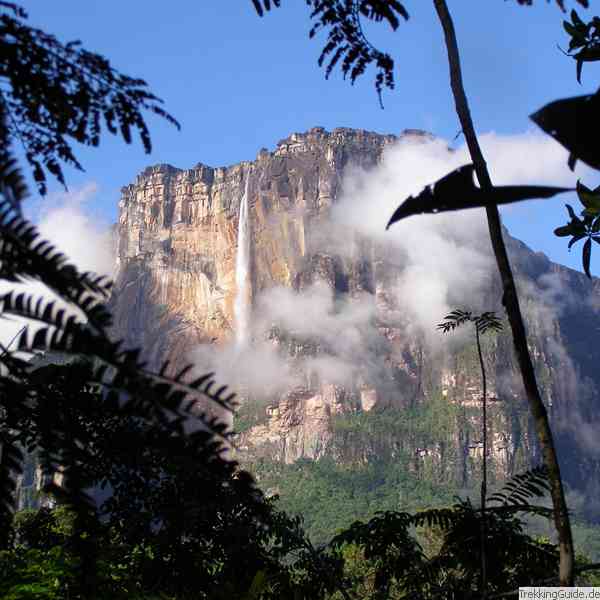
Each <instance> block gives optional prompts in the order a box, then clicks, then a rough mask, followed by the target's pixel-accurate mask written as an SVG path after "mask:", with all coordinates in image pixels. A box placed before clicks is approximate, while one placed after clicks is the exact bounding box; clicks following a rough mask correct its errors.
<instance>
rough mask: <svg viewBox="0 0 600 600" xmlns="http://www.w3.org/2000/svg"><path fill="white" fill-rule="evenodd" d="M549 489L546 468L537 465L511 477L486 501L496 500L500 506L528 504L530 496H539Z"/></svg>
mask: <svg viewBox="0 0 600 600" xmlns="http://www.w3.org/2000/svg"><path fill="white" fill-rule="evenodd" d="M549 491H550V483H549V479H548V470H547V468H546V467H545V466H539V467H535V468H533V469H530V470H529V471H525V473H519V474H517V475H514V476H513V477H511V479H509V480H508V481H507V482H506V483H505V484H504V485H503V486H502V488H501V489H500V490H499V491H497V492H496V493H494V494H492V495H491V496H490V497H489V498H488V502H496V503H498V504H500V505H501V506H509V505H514V506H529V502H528V501H529V500H530V499H531V498H541V497H543V496H545V495H546V494H547V493H548V492H549Z"/></svg>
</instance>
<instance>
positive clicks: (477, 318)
mask: <svg viewBox="0 0 600 600" xmlns="http://www.w3.org/2000/svg"><path fill="white" fill-rule="evenodd" d="M444 319H445V321H443V322H442V323H439V324H438V326H437V328H438V329H440V330H441V331H442V332H443V333H448V332H450V331H454V330H455V329H456V328H457V327H460V326H461V325H463V324H464V323H473V324H474V325H475V328H476V330H477V333H479V334H484V333H487V332H492V331H501V330H502V321H501V320H500V319H499V318H498V317H497V316H496V314H495V313H494V312H491V311H489V312H484V313H481V314H480V315H474V314H473V313H472V312H471V311H468V310H460V309H457V310H453V311H452V312H451V313H450V314H448V315H446V316H445V317H444Z"/></svg>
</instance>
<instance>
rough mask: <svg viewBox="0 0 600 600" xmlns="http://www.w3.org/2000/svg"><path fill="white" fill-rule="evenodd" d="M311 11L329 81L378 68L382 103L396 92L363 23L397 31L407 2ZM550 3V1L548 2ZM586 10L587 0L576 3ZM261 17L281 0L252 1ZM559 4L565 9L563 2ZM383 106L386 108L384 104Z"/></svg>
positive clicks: (335, 3)
mask: <svg viewBox="0 0 600 600" xmlns="http://www.w3.org/2000/svg"><path fill="white" fill-rule="evenodd" d="M305 2H306V4H307V6H308V7H309V8H310V10H311V13H310V18H311V19H312V20H313V23H314V24H313V26H312V27H311V29H310V31H309V37H310V38H313V37H315V36H316V35H317V34H318V33H320V32H321V30H325V31H326V32H327V39H326V41H325V44H324V46H323V49H322V50H321V54H320V56H319V66H320V67H322V66H324V65H325V77H326V78H328V77H329V76H330V75H331V73H332V71H333V70H334V68H335V67H336V66H339V67H340V69H341V71H342V74H343V75H344V78H346V77H348V78H349V79H350V81H351V83H354V82H355V81H356V80H357V79H358V78H359V77H360V76H361V75H363V74H364V73H365V71H366V70H367V67H369V66H371V65H373V66H374V67H375V79H374V84H375V90H376V91H377V96H378V97H379V102H380V104H381V94H382V91H383V88H384V87H385V88H388V89H390V90H392V89H394V87H395V81H394V59H393V58H392V56H391V55H390V54H388V53H387V52H383V51H382V50H379V49H378V48H377V47H375V46H374V45H373V44H372V43H371V42H370V41H369V39H368V38H367V36H366V35H365V33H364V30H363V27H362V23H361V20H362V18H365V19H367V20H369V21H374V22H377V23H381V22H385V23H386V24H387V25H388V26H389V27H390V28H391V29H392V31H396V30H397V29H398V27H399V26H400V22H401V20H402V19H403V20H405V21H407V20H408V19H409V13H408V10H407V9H406V7H405V5H404V3H402V2H399V1H398V0H305ZM517 2H518V3H519V4H521V5H531V4H532V0H517ZM548 2H550V0H548ZM577 2H578V3H579V4H581V5H582V6H584V7H587V5H588V0H577ZM252 4H253V5H254V8H255V9H256V12H257V13H258V15H259V16H261V17H262V16H263V15H264V14H265V12H268V11H270V10H271V9H272V8H276V7H280V6H281V0H252ZM556 4H557V5H558V6H559V7H560V8H561V10H563V11H564V10H565V7H564V0H556ZM381 106H382V107H383V105H382V104H381Z"/></svg>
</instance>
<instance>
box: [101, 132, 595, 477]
mask: <svg viewBox="0 0 600 600" xmlns="http://www.w3.org/2000/svg"><path fill="white" fill-rule="evenodd" d="M400 137H401V138H404V137H408V138H411V139H414V140H415V141H417V142H418V141H419V140H420V141H427V140H428V139H430V138H429V137H428V136H427V134H425V133H423V132H419V131H407V132H404V133H403V134H402V136H400ZM397 139H398V138H396V137H395V136H383V135H379V134H374V133H369V132H365V131H359V130H348V129H336V130H334V131H333V132H331V133H328V132H326V131H324V130H323V129H321V128H315V129H312V130H310V131H309V132H307V133H305V134H293V135H291V136H290V137H289V138H287V139H285V140H283V141H282V142H280V143H279V144H278V146H277V148H276V149H275V151H274V152H268V151H266V150H262V151H261V152H259V154H258V156H257V158H256V160H255V161H254V162H243V163H240V164H238V165H234V166H232V167H228V168H210V167H207V166H205V165H201V164H199V165H198V166H196V167H195V168H193V169H189V170H180V169H176V168H174V167H171V166H168V165H158V166H155V167H150V168H148V169H146V170H145V171H144V172H143V173H141V174H140V175H139V176H138V178H137V180H136V182H135V183H134V184H132V185H129V186H127V187H125V188H123V190H122V197H121V201H120V205H119V206H120V214H119V223H118V267H119V270H118V275H117V278H116V285H115V291H114V296H113V299H112V301H111V302H112V310H113V313H114V316H115V326H114V328H115V332H116V335H117V336H118V337H120V338H124V339H125V340H126V343H127V344H128V345H133V346H141V347H142V348H143V349H144V351H145V357H146V359H147V360H148V361H149V363H150V365H151V366H152V367H153V368H158V367H159V366H160V365H161V364H162V362H163V361H165V360H169V361H170V363H171V369H172V370H173V371H175V370H177V369H178V368H181V366H183V364H186V363H187V362H189V361H190V360H193V359H196V360H199V361H200V363H204V364H206V365H209V364H210V363H211V360H212V361H213V362H215V361H216V362H217V365H218V366H221V367H223V366H224V367H225V371H224V372H225V374H226V375H225V381H224V382H225V383H227V382H228V381H229V379H228V378H227V377H228V376H230V377H232V378H233V379H234V380H236V383H238V391H239V392H240V400H241V403H242V406H241V409H240V414H239V418H238V420H237V422H236V427H237V429H238V430H240V431H241V434H240V438H239V446H240V448H241V452H242V460H244V459H245V458H248V457H251V458H257V457H268V458H270V459H273V460H280V461H285V462H292V461H294V460H296V459H298V458H318V457H320V456H323V455H325V454H329V455H333V456H335V457H336V459H337V460H339V461H342V462H343V461H345V462H349V463H361V462H364V461H368V460H371V459H373V457H377V458H378V459H382V460H383V459H390V460H394V459H397V458H398V457H400V456H401V457H403V460H405V461H406V465H407V468H409V469H411V470H412V471H414V472H424V473H427V474H429V475H431V476H432V477H433V478H435V479H437V480H439V481H454V482H458V483H459V484H460V485H467V484H468V483H469V481H470V480H471V479H472V478H473V474H474V473H475V472H476V470H477V468H478V465H479V461H480V457H481V440H480V439H479V438H480V433H479V431H480V416H479V414H480V410H479V398H480V393H481V390H480V376H479V371H478V366H477V361H476V356H475V354H474V348H473V345H472V343H470V342H469V338H468V336H467V337H463V338H461V339H462V342H461V343H458V342H457V343H456V344H455V345H447V346H444V347H442V348H440V347H434V346H432V345H431V343H429V342H428V341H427V335H425V334H423V333H422V332H421V331H420V330H419V329H418V328H416V327H414V326H413V324H412V323H411V319H410V315H409V314H408V313H405V312H403V311H402V310H401V309H400V306H401V304H402V302H401V299H400V300H399V292H398V284H399V281H400V280H401V276H402V273H403V269H404V264H403V262H402V260H403V259H402V257H400V258H399V257H398V256H397V255H396V254H395V253H394V252H393V251H392V250H391V249H390V248H388V247H386V246H385V245H382V244H381V243H379V242H378V241H377V240H373V239H368V237H365V236H364V235H361V234H359V233H352V234H348V237H347V238H346V239H340V238H335V236H330V235H329V233H328V232H330V231H331V230H330V229H328V228H327V227H325V225H326V224H327V223H328V222H329V220H330V219H331V214H332V210H333V208H334V205H335V204H336V202H337V199H338V198H339V196H340V191H341V189H342V186H343V184H344V179H343V177H344V175H345V173H347V171H348V168H349V167H352V168H360V169H363V170H369V169H372V168H373V167H375V165H377V164H378V163H379V162H380V161H381V158H382V155H383V153H384V150H385V149H386V148H388V147H390V146H391V145H393V144H394V142H396V141H397ZM247 180H249V181H248V192H249V222H250V228H249V231H250V244H249V245H250V258H249V265H248V266H249V269H250V278H249V281H250V285H249V290H246V293H247V297H248V302H249V304H250V308H249V310H251V311H253V312H252V317H251V318H252V319H253V323H255V325H256V326H255V331H254V339H253V342H252V344H251V347H250V348H245V349H243V350H240V349H238V350H237V353H236V352H234V351H228V350H227V348H229V347H230V346H229V345H230V344H231V342H232V341H233V339H234V336H235V319H234V302H235V298H236V294H238V293H239V290H237V289H236V277H235V268H236V248H237V235H238V223H239V210H240V201H241V198H242V195H243V192H244V186H245V183H246V181H247ZM400 199H401V198H399V199H398V200H400ZM324 237H325V238H328V239H324ZM342 246H343V248H342ZM509 246H510V251H511V255H512V258H513V260H514V264H515V270H516V273H517V276H518V278H519V279H520V281H521V288H522V291H523V296H522V303H523V307H524V312H525V314H526V316H527V320H528V327H529V332H530V334H531V337H530V341H531V349H532V353H533V356H534V359H535V362H536V369H537V372H538V377H539V379H540V385H541V387H542V389H543V394H544V398H545V400H546V402H547V405H548V408H549V411H550V413H551V417H552V419H553V422H554V426H555V430H556V432H557V438H558V442H559V448H560V451H561V456H562V458H563V462H564V464H565V468H566V470H567V479H568V480H569V481H570V483H571V484H572V485H574V486H575V487H578V488H583V487H585V486H584V482H585V480H587V479H588V478H589V475H590V474H592V473H594V472H596V471H597V470H598V466H599V465H600V462H599V461H598V460H597V455H596V442H595V438H594V433H593V428H592V425H591V424H592V423H594V422H595V420H596V419H597V415H598V402H599V397H598V395H599V394H598V390H599V389H600V372H599V370H598V369H597V365H598V364H600V361H599V359H600V318H599V306H598V304H597V303H596V304H594V298H595V297H597V290H598V285H597V282H594V284H593V288H594V289H592V286H591V285H590V284H589V283H588V282H587V281H586V279H585V278H584V277H583V276H582V275H581V274H579V273H576V272H574V271H572V270H569V269H566V268H563V267H560V266H558V265H555V264H553V263H551V262H550V261H549V260H548V259H547V258H545V257H544V256H543V255H539V254H535V253H533V252H532V251H531V250H529V249H528V248H527V247H525V246H524V245H523V244H521V243H520V242H518V241H516V240H514V239H512V238H509ZM410 293H411V290H410V288H405V289H404V291H401V292H400V296H401V295H402V294H410ZM595 294H596V295H595ZM457 297H458V296H457ZM500 297H501V292H500V286H499V282H498V281H497V279H496V277H495V276H494V275H493V269H492V271H491V274H490V276H489V281H487V283H486V285H485V287H484V289H483V290H482V293H481V296H480V297H478V298H477V299H469V298H467V299H463V300H462V301H461V306H465V303H466V302H471V304H470V306H469V307H470V308H473V310H476V311H477V310H496V311H497V312H498V314H499V315H503V310H502V306H501V304H500ZM317 304H318V305H319V306H324V307H325V309H324V310H323V311H322V312H319V313H315V312H314V310H313V309H314V306H316V305H317ZM443 316H444V315H443V314H440V315H439V320H441V319H442V318H443ZM334 323H335V324H337V325H333V324H334ZM259 325H260V326H259ZM252 348H255V350H254V351H253V350H252ZM198 349H200V351H199V350H198ZM484 350H485V357H486V361H487V364H488V369H489V373H488V375H489V378H490V380H491V384H490V388H491V392H490V395H491V396H492V397H493V399H494V401H493V402H492V403H491V406H492V408H491V417H490V436H491V437H490V440H491V441H492V444H491V447H492V456H493V465H494V472H495V473H496V474H497V475H498V476H499V477H503V476H506V475H509V474H512V473H513V472H514V471H515V470H518V469H521V468H523V467H524V466H526V465H527V464H530V463H531V462H536V461H537V452H538V451H537V448H536V444H535V435H534V431H533V425H532V423H531V420H530V419H529V416H528V408H527V405H526V402H525V399H524V395H523V393H522V389H521V384H520V382H519V377H518V373H517V370H516V367H515V361H514V359H513V353H512V347H511V342H510V337H509V335H508V333H506V332H505V333H503V334H500V335H498V336H495V337H491V338H490V339H488V340H487V341H486V343H485V349H484ZM215 357H216V358H215ZM253 360H254V362H252V361H253ZM236 361H237V362H236ZM219 362H220V363H221V364H219ZM225 363H227V364H225ZM267 363H268V364H267ZM248 365H250V366H248ZM201 366H203V364H201ZM210 366H212V364H210ZM244 369H247V370H246V371H244ZM259 371H265V373H267V374H270V375H272V377H271V380H272V381H274V380H277V382H278V384H277V385H268V382H269V377H266V378H265V382H264V385H263V387H262V388H261V386H260V379H259V380H256V377H255V376H256V374H257V372H259ZM283 371H285V377H283V376H282V372H283ZM240 373H242V374H243V373H247V374H248V380H250V379H252V380H253V381H254V384H252V385H251V384H248V385H246V384H245V381H244V376H243V375H240Z"/></svg>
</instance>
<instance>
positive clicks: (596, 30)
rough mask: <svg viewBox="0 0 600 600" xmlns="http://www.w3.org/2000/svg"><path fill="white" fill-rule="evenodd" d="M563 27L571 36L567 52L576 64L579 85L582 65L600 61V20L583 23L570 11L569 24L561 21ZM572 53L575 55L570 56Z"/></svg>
mask: <svg viewBox="0 0 600 600" xmlns="http://www.w3.org/2000/svg"><path fill="white" fill-rule="evenodd" d="M563 27H564V29H565V31H566V32H567V33H568V34H569V35H570V36H571V40H570V41H569V50H568V52H569V56H572V57H573V58H574V59H575V61H576V63H577V81H578V82H579V83H581V70H582V68H583V63H584V62H592V61H596V60H600V18H599V17H593V18H592V20H591V21H589V22H588V23H584V22H583V21H582V20H581V19H580V18H579V15H578V14H577V11H575V10H572V11H571V22H570V23H569V21H563ZM573 51H576V52H575V54H571V53H572V52H573Z"/></svg>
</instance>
